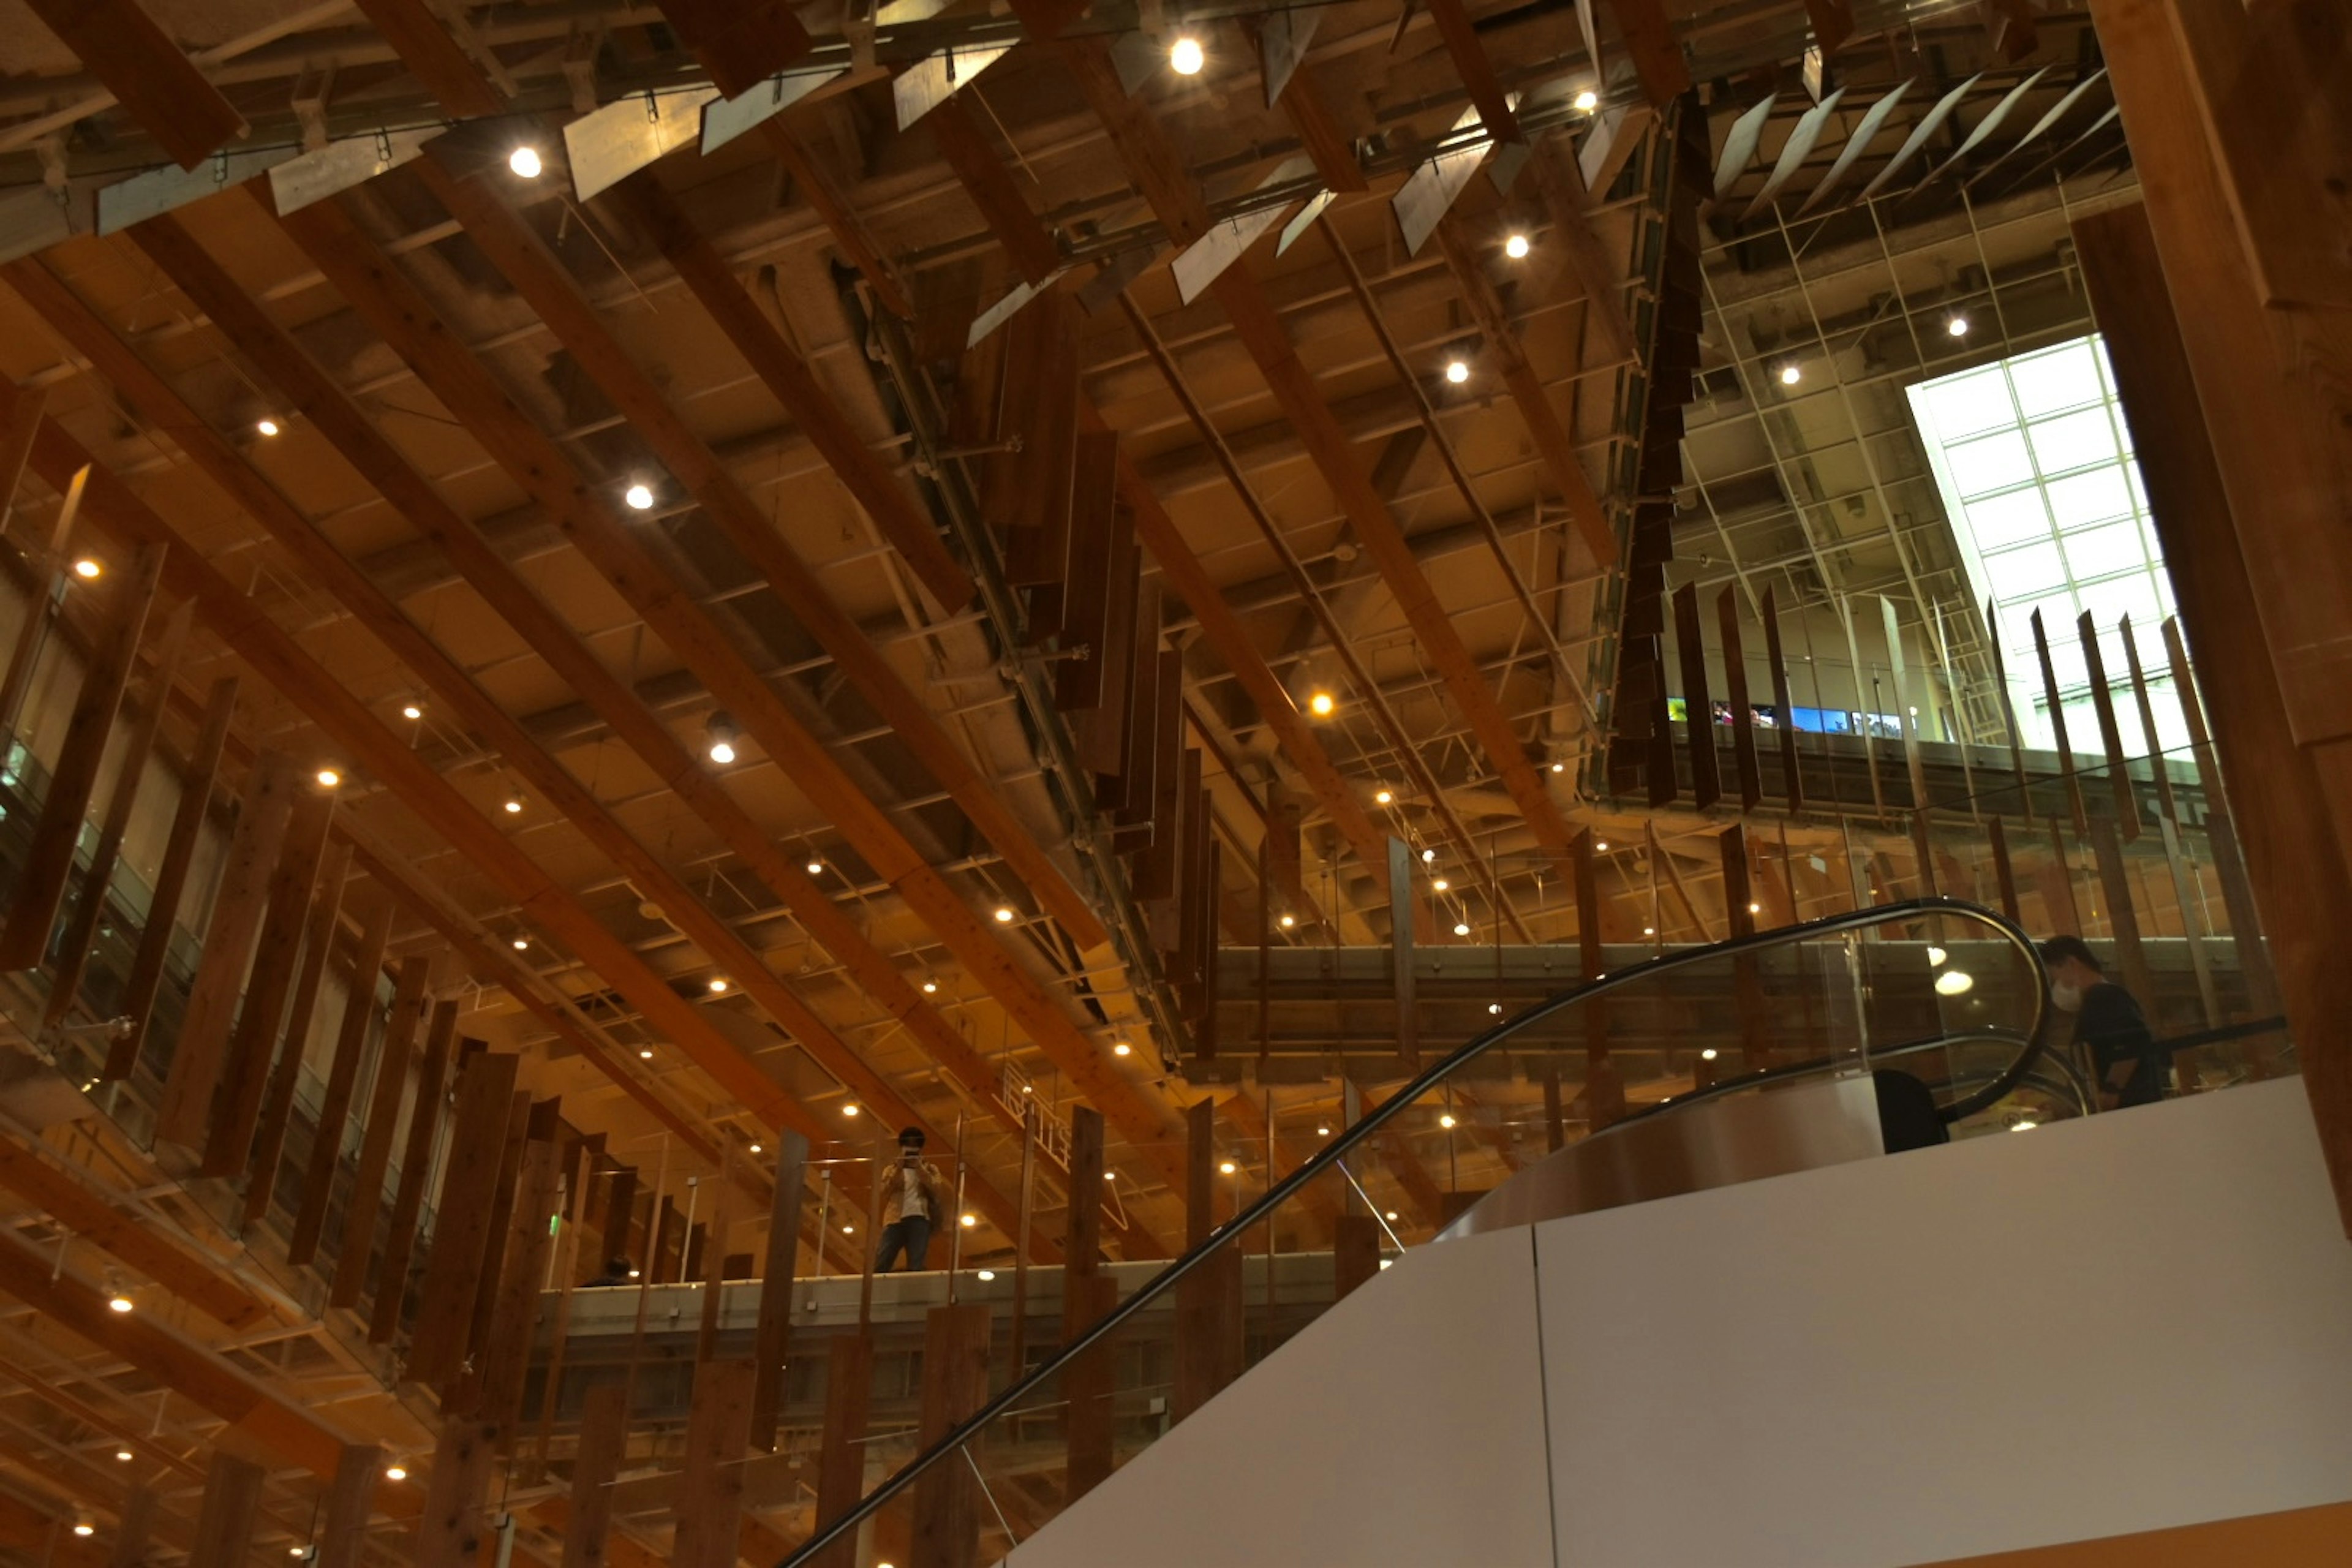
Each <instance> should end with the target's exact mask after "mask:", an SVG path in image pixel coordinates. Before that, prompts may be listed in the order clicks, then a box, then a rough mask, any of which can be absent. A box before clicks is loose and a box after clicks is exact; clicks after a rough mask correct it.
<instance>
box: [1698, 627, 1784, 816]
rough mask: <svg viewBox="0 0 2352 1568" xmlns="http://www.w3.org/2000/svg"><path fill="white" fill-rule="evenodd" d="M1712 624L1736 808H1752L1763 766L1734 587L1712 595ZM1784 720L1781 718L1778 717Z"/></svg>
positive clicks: (1759, 800)
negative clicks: (1718, 647)
mask: <svg viewBox="0 0 2352 1568" xmlns="http://www.w3.org/2000/svg"><path fill="white" fill-rule="evenodd" d="M1715 620H1716V627H1717V632H1718V634H1719V635H1720V636H1721V637H1722V641H1723V686H1724V696H1725V698H1726V699H1727V701H1728V702H1729V704H1730V708H1731V758H1732V768H1733V772H1734V773H1736V774H1737V775H1738V780H1739V809H1740V810H1742V811H1753V810H1755V809H1756V808H1757V806H1759V805H1761V804H1763V800H1764V769H1763V764H1762V763H1760V762H1759V760H1758V758H1757V755H1756V710H1755V709H1754V708H1752V707H1751V706H1749V704H1748V659H1747V656H1746V654H1745V653H1744V652H1743V651H1742V650H1741V648H1740V644H1739V598H1738V588H1737V587H1726V588H1725V589H1724V590H1723V591H1722V592H1721V593H1719V594H1717V595H1716V596H1715ZM1783 722H1784V723H1785V722H1786V720H1785V718H1784V719H1783Z"/></svg>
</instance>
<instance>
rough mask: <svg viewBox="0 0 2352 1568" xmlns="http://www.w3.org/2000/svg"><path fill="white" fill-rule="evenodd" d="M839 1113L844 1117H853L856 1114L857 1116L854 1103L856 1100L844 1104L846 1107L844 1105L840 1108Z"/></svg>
mask: <svg viewBox="0 0 2352 1568" xmlns="http://www.w3.org/2000/svg"><path fill="white" fill-rule="evenodd" d="M841 1113H842V1114H843V1115H844V1116H855V1115H856V1114H857V1102H856V1100H851V1101H850V1102H849V1103H848V1104H846V1105H845V1106H843V1107H842V1108H841Z"/></svg>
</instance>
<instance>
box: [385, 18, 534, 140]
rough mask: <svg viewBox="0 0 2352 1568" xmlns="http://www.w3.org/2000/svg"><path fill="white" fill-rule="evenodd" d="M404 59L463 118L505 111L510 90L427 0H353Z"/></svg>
mask: <svg viewBox="0 0 2352 1568" xmlns="http://www.w3.org/2000/svg"><path fill="white" fill-rule="evenodd" d="M352 4H353V5H357V6H358V7H359V8H360V11H361V13H362V15H364V16H366V17H367V19H368V20H369V21H370V22H372V23H373V24H374V25H375V30H376V33H377V35H378V36H379V37H382V38H383V41H384V42H385V43H387V44H390V45H391V46H392V52H393V53H394V54H396V55H398V56H399V57H400V63H401V64H403V65H404V66H406V67H407V68H408V71H409V74H410V75H411V76H414V77H415V79H417V81H418V82H419V83H421V84H422V85H423V86H424V88H425V91H427V92H429V93H431V94H432V95H433V96H434V97H435V98H436V99H437V100H440V104H441V107H442V108H444V109H446V110H448V111H449V112H450V114H451V115H452V116H454V117H455V118H457V119H459V120H472V119H475V118H478V116H481V115H485V114H500V113H503V112H505V110H506V107H507V95H506V93H505V92H504V91H503V90H502V89H500V88H499V86H498V84H497V83H495V82H493V81H492V80H491V79H490V78H489V76H488V73H487V72H485V71H484V70H483V69H482V68H481V67H480V66H479V65H478V64H477V63H476V62H475V60H474V58H473V57H472V56H471V55H468V54H467V52H466V49H465V46H463V45H462V44H460V43H458V42H457V37H456V36H455V35H454V34H452V33H451V32H450V30H449V27H448V26H447V24H446V23H445V22H443V21H442V19H441V18H440V17H439V16H436V15H435V14H434V10H433V7H432V6H431V5H428V4H427V3H426V0H352Z"/></svg>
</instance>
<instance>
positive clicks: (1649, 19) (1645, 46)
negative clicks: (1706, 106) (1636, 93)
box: [1609, 0, 1691, 110]
mask: <svg viewBox="0 0 2352 1568" xmlns="http://www.w3.org/2000/svg"><path fill="white" fill-rule="evenodd" d="M1609 9H1610V10H1611V11H1612V12H1614V13H1616V16H1617V31H1618V32H1619V33H1620V34H1621V35H1622V37H1624V40H1625V52H1626V53H1627V54H1628V55H1631V56H1632V57H1633V72H1634V74H1635V75H1636V76H1638V77H1640V78H1641V80H1642V94H1643V97H1645V98H1647V99H1648V100H1650V107H1651V108H1653V109H1658V110H1663V109H1664V108H1665V107H1666V105H1668V104H1670V103H1672V102H1673V101H1674V100H1676V99H1677V98H1680V97H1681V96H1682V95H1683V94H1684V93H1686V92H1688V91H1689V90H1690V86H1691V75H1690V64H1689V62H1688V61H1686V60H1685V59H1684V58H1683V47H1682V44H1681V42H1680V41H1679V40H1678V39H1676V38H1675V25H1674V23H1673V22H1671V21H1669V20H1668V19H1667V17H1666V7H1665V3H1664V0H1609Z"/></svg>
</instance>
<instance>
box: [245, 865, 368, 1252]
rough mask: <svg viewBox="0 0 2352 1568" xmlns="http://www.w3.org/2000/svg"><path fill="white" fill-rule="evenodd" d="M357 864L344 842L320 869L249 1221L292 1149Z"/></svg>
mask: <svg viewBox="0 0 2352 1568" xmlns="http://www.w3.org/2000/svg"><path fill="white" fill-rule="evenodd" d="M351 866H352V847H351V846H350V845H349V844H338V845H336V846H335V847H333V849H331V851H329V853H328V857H327V863H326V865H325V867H324V868H322V869H321V870H320V873H319V894H318V898H317V900H315V901H314V902H313V903H312V904H311V906H310V920H309V922H308V923H307V925H306V927H305V929H304V931H303V936H302V967H301V969H300V971H299V973H297V974H296V975H295V977H294V1000H293V1002H292V1003H291V1004H290V1005H289V1006H288V1008H287V1012H286V1039H285V1045H284V1047H283V1048H282V1049H281V1050H280V1051H279V1052H278V1066H277V1068H276V1069H275V1070H274V1071H273V1072H272V1073H271V1075H270V1079H269V1092H268V1095H267V1096H266V1097H265V1098H264V1099H263V1100H262V1102H261V1121H260V1124H259V1125H258V1126H257V1127H256V1128H255V1130H254V1135H253V1158H252V1160H251V1162H250V1165H251V1171H250V1173H249V1175H248V1178H247V1182H246V1188H245V1210H244V1213H245V1223H246V1224H247V1225H248V1226H250V1225H254V1224H256V1223H257V1222H258V1221H259V1220H260V1218H261V1216H262V1215H266V1214H268V1212H269V1200H270V1196H271V1194H273V1193H274V1192H275V1191H276V1189H277V1185H278V1157H279V1156H280V1155H281V1154H282V1153H283V1152H285V1148H286V1127H287V1123H288V1122H289V1121H291V1120H292V1118H293V1114H294V1091H295V1089H297V1088H298V1087H299V1085H300V1082H301V1078H302V1058H303V1056H304V1054H305V1050H306V1047H308V1046H309V1045H310V1020H311V1018H312V1017H314V1016H316V1015H317V1013H318V1009H319V992H320V987H321V986H322V985H323V984H325V983H326V978H327V961H328V960H329V959H330V958H331V957H333V956H334V949H335V936H336V933H337V932H338V931H341V929H342V924H341V922H342V908H343V887H344V884H345V882H346V881H347V880H348V879H349V878H350V875H351ZM324 1125H325V1124H324V1123H321V1126H322V1127H323V1126H324Z"/></svg>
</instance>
